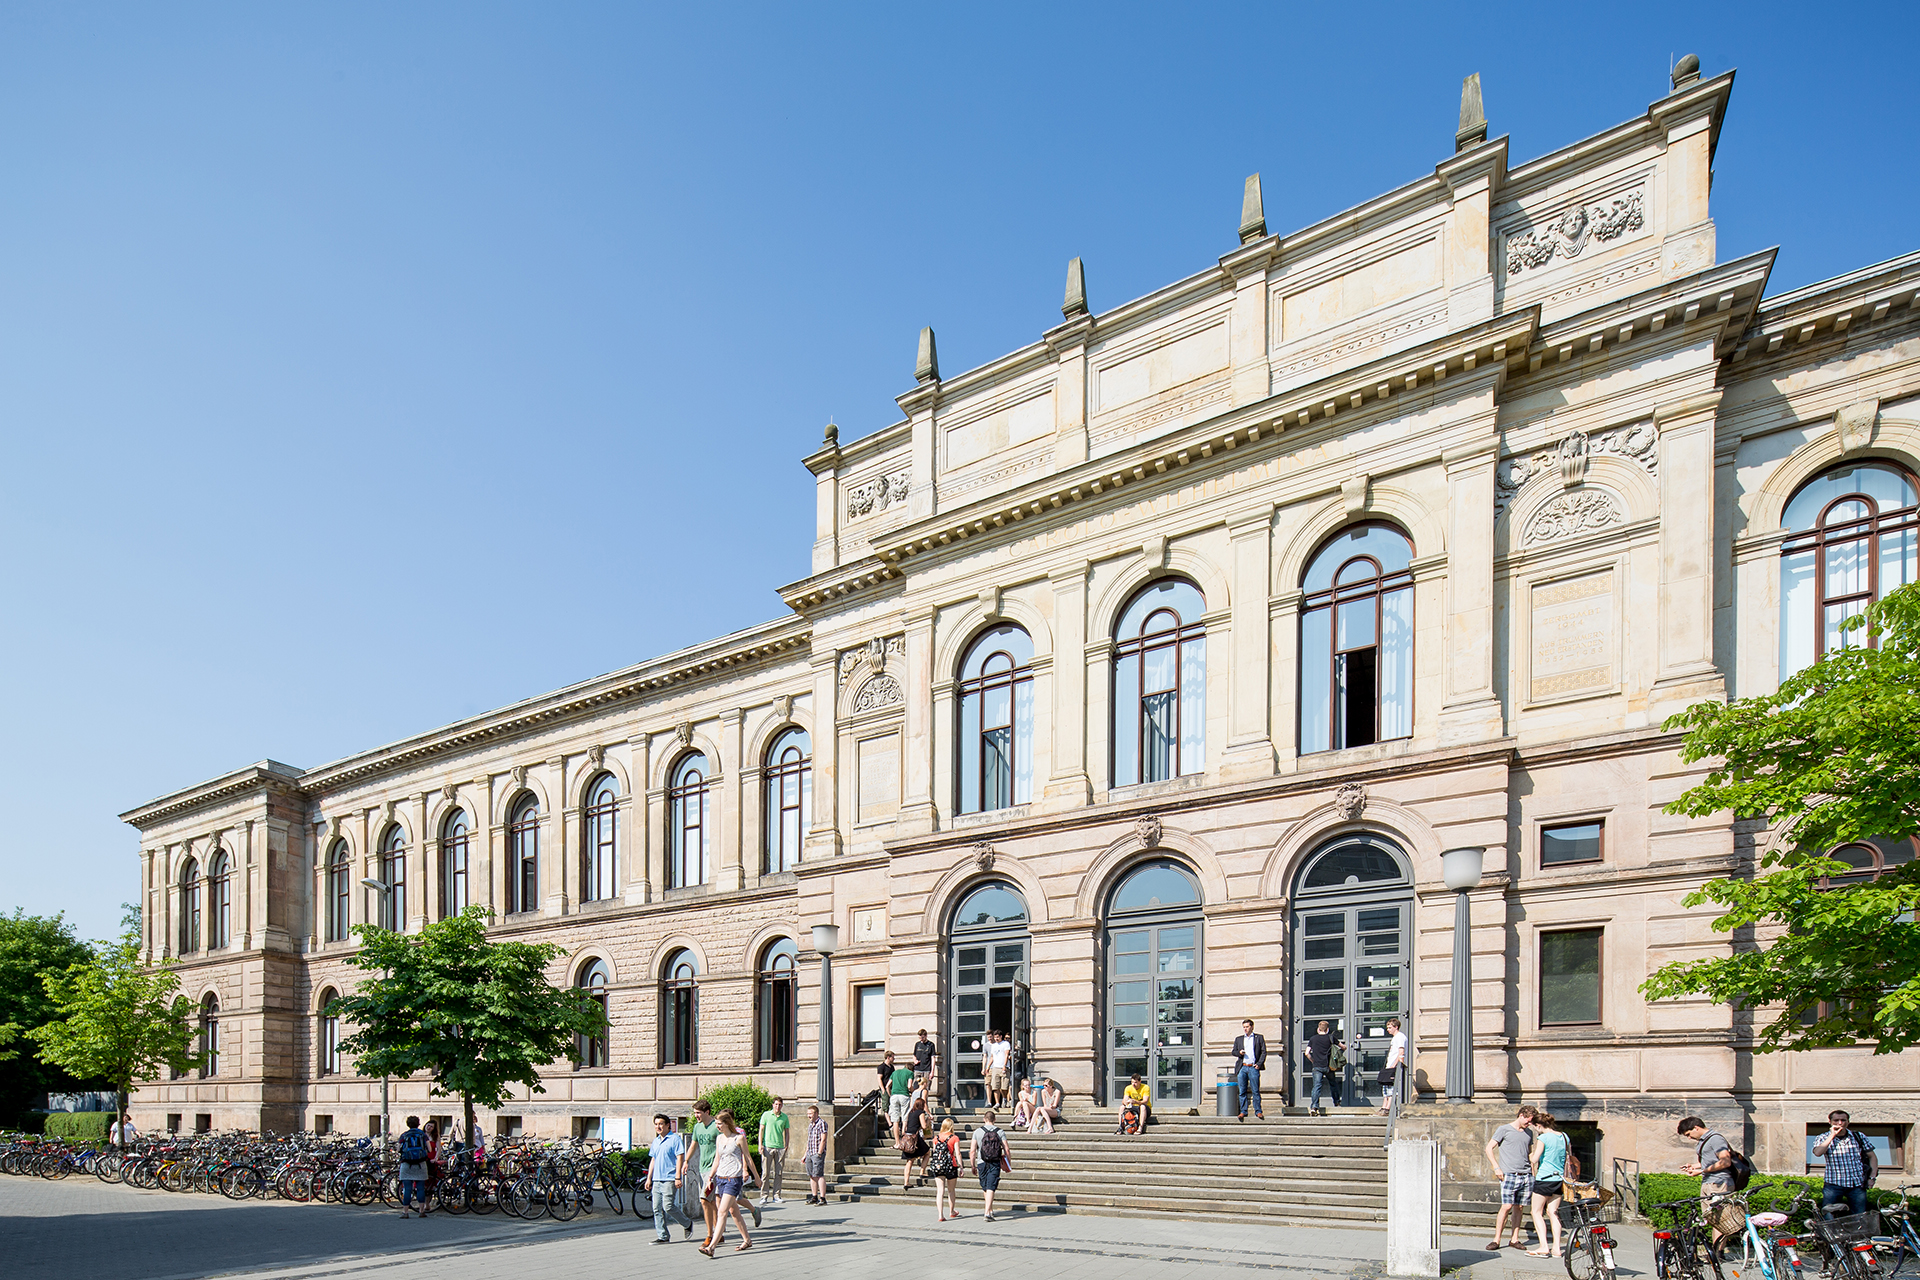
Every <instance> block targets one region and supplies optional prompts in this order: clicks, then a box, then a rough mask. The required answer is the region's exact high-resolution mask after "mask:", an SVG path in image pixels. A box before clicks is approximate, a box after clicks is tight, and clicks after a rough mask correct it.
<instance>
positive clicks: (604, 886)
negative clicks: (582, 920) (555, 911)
mask: <svg viewBox="0 0 1920 1280" xmlns="http://www.w3.org/2000/svg"><path fill="white" fill-rule="evenodd" d="M580 817H581V823H580V832H581V835H580V901H582V902H604V901H606V900H607V899H608V898H611V897H612V896H613V893H614V888H613V885H614V849H615V848H616V845H617V842H618V840H619V824H620V784H619V783H617V782H615V781H614V780H613V775H612V774H610V773H603V774H601V775H600V776H599V777H598V778H596V779H594V782H593V786H592V787H590V788H589V789H588V791H587V807H586V810H585V811H584V812H583V813H582V814H581V815H580Z"/></svg>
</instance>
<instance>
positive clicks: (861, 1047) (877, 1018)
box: [853, 983, 887, 1053]
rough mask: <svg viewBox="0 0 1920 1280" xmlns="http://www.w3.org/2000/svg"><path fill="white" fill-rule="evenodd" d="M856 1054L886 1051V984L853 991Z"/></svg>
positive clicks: (862, 987)
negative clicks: (877, 1050) (876, 1050)
mask: <svg viewBox="0 0 1920 1280" xmlns="http://www.w3.org/2000/svg"><path fill="white" fill-rule="evenodd" d="M853 1008H854V1024H853V1025H854V1032H853V1048H854V1052H855V1053H865V1052H867V1051H868V1050H871V1049H884V1048H885V1047H886V1044H887V988H886V985H885V984H884V983H873V984H871V985H865V986H857V987H855V988H854V989H853Z"/></svg>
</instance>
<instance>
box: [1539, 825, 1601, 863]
mask: <svg viewBox="0 0 1920 1280" xmlns="http://www.w3.org/2000/svg"><path fill="white" fill-rule="evenodd" d="M1605 825H1606V824H1605V823H1601V822H1569V823H1563V824H1561V825H1560V826H1555V827H1542V828H1540V865H1541V866H1543V867H1557V866H1560V865H1561V864H1563V863H1568V862H1598V861H1600V837H1601V834H1602V832H1603V830H1604V829H1605Z"/></svg>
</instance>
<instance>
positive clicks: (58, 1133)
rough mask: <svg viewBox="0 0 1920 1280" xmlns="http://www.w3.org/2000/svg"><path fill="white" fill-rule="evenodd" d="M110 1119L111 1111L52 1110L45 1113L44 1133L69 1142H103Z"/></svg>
mask: <svg viewBox="0 0 1920 1280" xmlns="http://www.w3.org/2000/svg"><path fill="white" fill-rule="evenodd" d="M112 1121H113V1113H112V1112H111V1111H52V1112H48V1113H47V1125H46V1129H45V1133H46V1135H47V1136H48V1137H49V1138H64V1139H66V1140H67V1141H69V1142H105V1141H106V1140H107V1125H109V1124H110V1123H112Z"/></svg>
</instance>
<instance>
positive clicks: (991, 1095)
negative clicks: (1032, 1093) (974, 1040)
mask: <svg viewBox="0 0 1920 1280" xmlns="http://www.w3.org/2000/svg"><path fill="white" fill-rule="evenodd" d="M981 1066H983V1067H984V1068H985V1069H986V1077H987V1105H988V1106H990V1107H991V1106H994V1105H996V1104H1002V1103H1006V1102H1009V1101H1011V1100H1012V1097H1013V1080H1012V1078H1011V1076H1012V1068H1013V1042H1012V1041H1011V1040H1009V1039H1007V1037H1006V1036H1005V1034H1003V1033H1002V1032H999V1031H989V1032H988V1033H987V1047H986V1048H985V1049H984V1050H982V1052H981Z"/></svg>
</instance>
